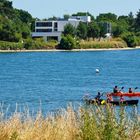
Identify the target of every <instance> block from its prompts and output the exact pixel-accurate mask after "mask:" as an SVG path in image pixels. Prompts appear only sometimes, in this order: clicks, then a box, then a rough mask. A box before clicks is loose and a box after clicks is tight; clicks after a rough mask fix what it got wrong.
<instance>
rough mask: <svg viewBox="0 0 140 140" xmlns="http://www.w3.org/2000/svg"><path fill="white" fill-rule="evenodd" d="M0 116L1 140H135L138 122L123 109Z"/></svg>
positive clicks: (17, 113)
mask: <svg viewBox="0 0 140 140" xmlns="http://www.w3.org/2000/svg"><path fill="white" fill-rule="evenodd" d="M4 116H5V115H4V112H3V111H2V112H0V139H1V140H94V139H95V140H138V139H139V138H140V120H139V118H138V115H137V113H136V112H135V110H134V111H133V113H132V114H131V115H130V114H129V115H128V114H127V113H126V112H125V107H121V108H120V110H118V109H117V110H116V109H115V107H112V106H109V105H108V106H94V107H93V106H92V107H89V106H88V108H86V107H79V109H78V110H74V109H73V107H72V106H68V107H67V109H61V110H60V111H58V112H55V113H49V114H48V115H47V116H46V117H44V116H43V114H42V113H41V111H39V112H38V113H37V114H36V116H31V115H30V113H29V110H25V112H20V113H19V112H15V113H14V114H13V115H12V116H11V117H10V118H4Z"/></svg>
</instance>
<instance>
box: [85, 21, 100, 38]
mask: <svg viewBox="0 0 140 140" xmlns="http://www.w3.org/2000/svg"><path fill="white" fill-rule="evenodd" d="M87 30H88V31H87V36H88V37H92V38H96V37H99V35H100V28H99V26H98V24H97V23H96V22H91V23H89V24H88V29H87Z"/></svg>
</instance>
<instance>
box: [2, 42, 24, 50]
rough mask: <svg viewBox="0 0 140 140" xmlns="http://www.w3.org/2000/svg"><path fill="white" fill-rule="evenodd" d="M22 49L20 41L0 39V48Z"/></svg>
mask: <svg viewBox="0 0 140 140" xmlns="http://www.w3.org/2000/svg"><path fill="white" fill-rule="evenodd" d="M21 49H23V44H22V43H15V42H7V41H0V50H21Z"/></svg>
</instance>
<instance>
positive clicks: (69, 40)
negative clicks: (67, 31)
mask: <svg viewBox="0 0 140 140" xmlns="http://www.w3.org/2000/svg"><path fill="white" fill-rule="evenodd" d="M75 47H76V40H75V39H74V38H73V37H72V36H71V35H66V36H62V39H61V41H60V44H59V47H58V49H64V50H71V49H74V48H75Z"/></svg>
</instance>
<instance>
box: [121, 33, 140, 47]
mask: <svg viewBox="0 0 140 140" xmlns="http://www.w3.org/2000/svg"><path fill="white" fill-rule="evenodd" d="M121 37H122V38H123V40H124V41H125V42H126V43H127V46H128V47H135V46H137V44H138V42H137V37H136V36H135V35H134V34H133V33H124V34H122V35H121Z"/></svg>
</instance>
